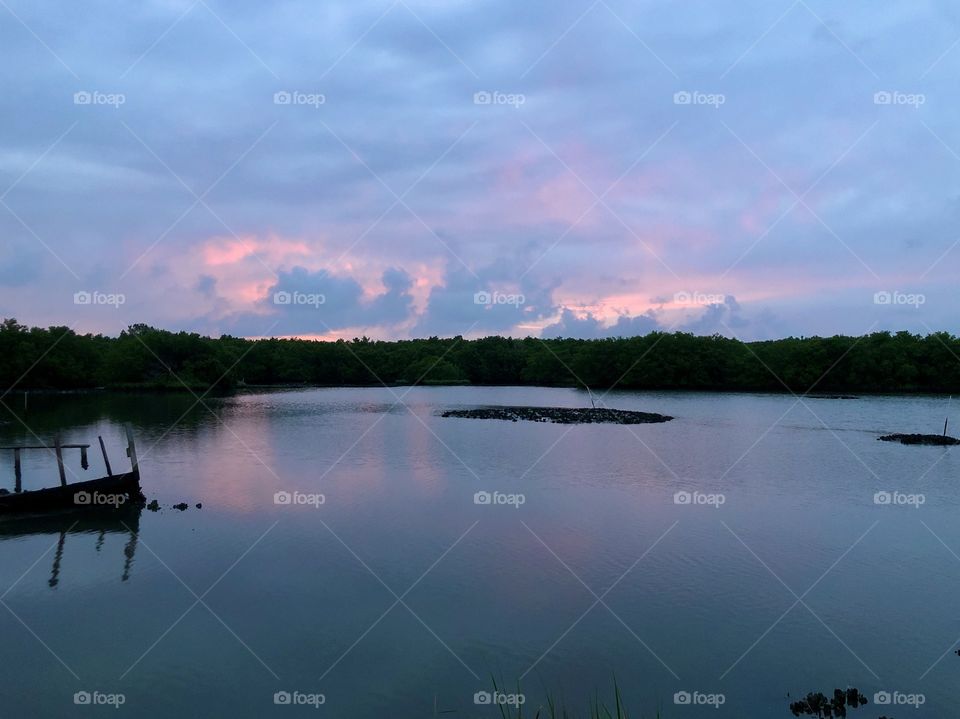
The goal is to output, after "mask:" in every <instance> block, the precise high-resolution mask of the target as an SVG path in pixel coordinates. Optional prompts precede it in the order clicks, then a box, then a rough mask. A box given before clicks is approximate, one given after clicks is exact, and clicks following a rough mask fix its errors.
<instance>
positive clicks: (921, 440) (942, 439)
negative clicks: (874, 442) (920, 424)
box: [877, 434, 960, 447]
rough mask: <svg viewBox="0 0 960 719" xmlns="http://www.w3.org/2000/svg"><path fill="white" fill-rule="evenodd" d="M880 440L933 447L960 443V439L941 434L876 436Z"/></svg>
mask: <svg viewBox="0 0 960 719" xmlns="http://www.w3.org/2000/svg"><path fill="white" fill-rule="evenodd" d="M877 439H879V440H880V441H881V442H899V443H900V444H926V445H930V446H933V447H949V446H952V445H955V444H960V439H957V438H956V437H949V436H945V435H942V434H886V435H884V436H883V437H878V438H877Z"/></svg>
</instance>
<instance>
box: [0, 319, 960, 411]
mask: <svg viewBox="0 0 960 719" xmlns="http://www.w3.org/2000/svg"><path fill="white" fill-rule="evenodd" d="M413 383H419V384H445V383H464V384H466V383H470V384H478V385H546V386H588V387H591V388H595V389H607V388H610V387H622V388H630V389H689V390H731V391H732V390H738V391H773V392H786V391H791V392H796V393H804V392H814V393H817V394H821V393H854V392H930V393H960V339H958V338H957V337H955V336H953V335H951V334H949V333H946V332H938V333H933V334H929V335H916V334H911V333H909V332H896V333H890V332H875V333H873V334H870V335H865V336H863V337H847V336H834V337H803V338H795V337H789V338H786V339H779V340H768V341H761V342H742V341H740V340H737V339H730V338H727V337H722V336H720V335H714V336H709V337H704V336H696V335H692V334H687V333H682V332H676V333H663V332H652V333H650V334H647V335H644V336H639V337H622V338H612V339H589V340H584V339H569V338H560V339H538V338H534V337H527V338H523V339H513V338H508V337H485V338H482V339H475V340H467V339H463V338H462V337H452V338H439V337H430V338H426V339H415V340H395V341H379V340H371V339H368V338H366V337H362V338H357V339H353V340H350V341H344V340H338V341H336V342H327V341H314V340H302V339H261V340H248V339H243V338H238V337H230V336H222V337H219V338H211V337H204V336H202V335H199V334H195V333H187V332H169V331H167V330H161V329H156V328H154V327H149V326H147V325H143V324H137V325H132V326H131V327H129V328H128V329H127V330H125V331H123V332H122V333H121V334H120V335H119V336H118V337H107V336H104V335H92V334H77V333H75V332H74V331H72V330H71V329H70V328H68V327H49V328H46V329H44V328H38V327H26V326H24V325H21V324H19V323H18V322H17V321H16V320H14V319H7V320H4V321H3V322H2V323H0V390H2V392H7V391H23V390H35V389H60V390H63V389H83V388H93V387H107V388H115V389H124V388H128V389H165V390H178V389H179V390H184V389H186V388H187V387H189V388H190V389H192V390H194V391H196V390H206V389H217V390H231V389H234V388H236V387H239V386H244V385H246V386H250V385H276V384H304V385H334V386H336V385H381V384H413Z"/></svg>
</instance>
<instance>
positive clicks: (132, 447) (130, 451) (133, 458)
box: [124, 423, 140, 472]
mask: <svg viewBox="0 0 960 719" xmlns="http://www.w3.org/2000/svg"><path fill="white" fill-rule="evenodd" d="M124 427H125V429H126V430H127V456H128V457H129V458H130V467H131V468H132V470H133V471H134V472H139V471H140V463H139V462H138V461H137V445H136V443H135V442H134V441H133V425H131V424H129V423H127V424H126V425H124Z"/></svg>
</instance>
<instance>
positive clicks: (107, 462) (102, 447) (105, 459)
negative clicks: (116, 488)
mask: <svg viewBox="0 0 960 719" xmlns="http://www.w3.org/2000/svg"><path fill="white" fill-rule="evenodd" d="M97 439H99V440H100V451H101V452H103V463H104V464H105V465H106V466H107V476H108V477H112V476H113V470H112V469H110V458H109V457H108V456H107V447H106V445H104V443H103V437H101V436H99V435H98V436H97Z"/></svg>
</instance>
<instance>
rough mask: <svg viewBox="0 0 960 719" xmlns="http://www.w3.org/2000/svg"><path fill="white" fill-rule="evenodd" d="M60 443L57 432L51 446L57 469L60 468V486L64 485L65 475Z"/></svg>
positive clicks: (65, 481) (65, 483) (65, 484)
mask: <svg viewBox="0 0 960 719" xmlns="http://www.w3.org/2000/svg"><path fill="white" fill-rule="evenodd" d="M61 444H62V443H61V442H60V435H59V434H58V435H57V437H56V439H54V440H53V447H54V450H55V451H56V453H57V469H59V470H60V486H61V487H66V486H67V475H66V472H64V471H63V450H62V449H60V445H61Z"/></svg>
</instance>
